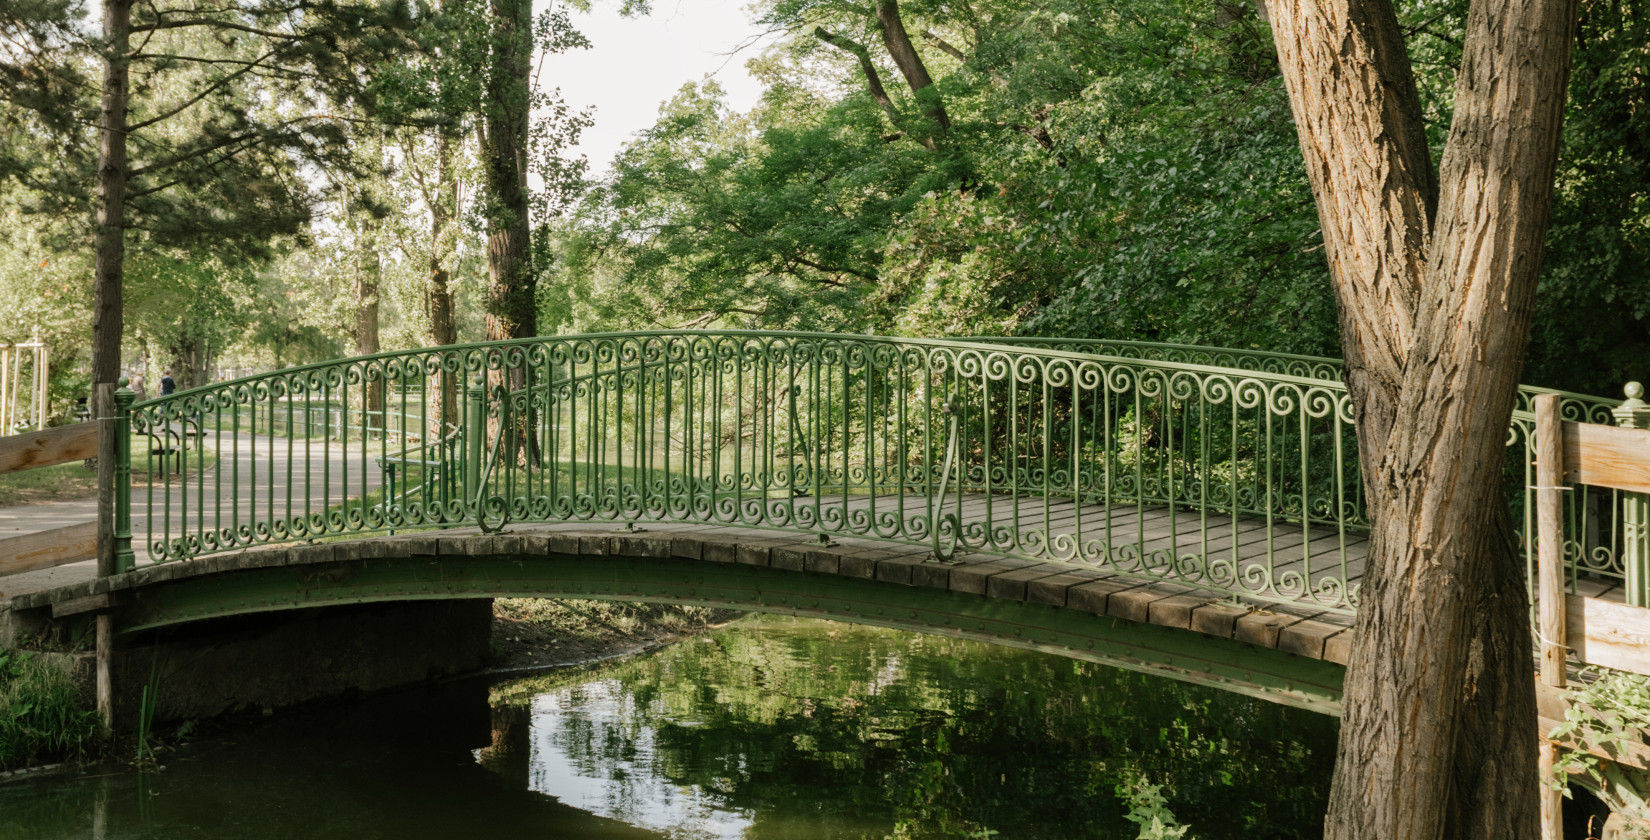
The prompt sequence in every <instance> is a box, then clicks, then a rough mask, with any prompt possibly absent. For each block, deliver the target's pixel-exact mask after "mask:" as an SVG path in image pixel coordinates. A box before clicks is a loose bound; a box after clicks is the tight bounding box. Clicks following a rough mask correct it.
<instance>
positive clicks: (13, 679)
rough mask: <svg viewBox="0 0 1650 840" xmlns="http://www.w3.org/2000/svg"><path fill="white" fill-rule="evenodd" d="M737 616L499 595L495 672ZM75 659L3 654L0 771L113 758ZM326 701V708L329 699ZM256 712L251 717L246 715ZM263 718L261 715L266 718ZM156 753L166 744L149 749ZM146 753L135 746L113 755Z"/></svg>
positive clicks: (657, 638)
mask: <svg viewBox="0 0 1650 840" xmlns="http://www.w3.org/2000/svg"><path fill="white" fill-rule="evenodd" d="M740 615H742V613H739V612H736V611H732V610H715V609H709V608H705V607H686V606H675V605H657V604H640V603H622V602H609V601H579V600H555V599H547V598H500V599H498V600H496V601H494V603H493V627H492V633H491V642H490V648H491V656H490V661H489V663H488V669H487V670H488V671H489V672H509V671H524V670H540V669H548V668H556V667H563V666H574V665H580V664H584V663H589V662H594V661H598V660H605V659H612V658H616V657H622V656H627V655H630V654H634V653H639V652H641V651H644V650H649V649H652V648H656V647H659V646H661V645H666V644H670V643H671V642H674V641H678V640H681V639H684V638H688V637H690V636H693V635H696V634H698V633H702V632H705V631H706V630H710V629H713V628H716V627H719V626H722V625H724V624H726V623H727V622H729V621H731V620H733V619H735V618H737V617H739V616H740ZM69 659H70V658H69V657H67V656H64V655H52V654H42V653H37V652H31V651H0V771H12V770H19V769H23V770H28V769H31V768H35V767H38V766H39V765H41V764H42V763H47V762H52V763H67V764H69V765H72V764H75V763H77V762H79V761H83V760H88V759H90V760H98V759H100V758H104V757H108V756H109V755H110V750H109V749H108V745H105V744H102V743H100V741H99V739H98V737H97V726H96V719H95V713H94V712H93V710H92V700H91V697H90V686H89V685H85V684H84V683H85V682H86V680H85V679H84V678H83V677H84V675H76V674H75V673H74V672H73V669H72V668H71V667H70V662H69ZM321 702H325V701H321ZM253 714H255V713H253V712H247V713H246V715H245V716H250V715H253ZM258 716H259V717H261V716H262V715H258ZM242 717H244V716H243V715H229V716H226V717H224V718H221V719H214V720H210V721H189V722H185V723H184V724H182V725H181V726H180V727H177V728H176V729H175V730H174V729H173V728H172V727H168V728H167V729H166V731H165V736H167V737H157V736H159V735H160V733H155V734H154V735H152V738H154V739H155V740H156V741H162V740H164V741H171V740H176V739H178V738H179V733H182V737H183V738H187V734H188V733H189V732H191V731H193V730H195V729H196V727H197V726H202V725H204V726H205V728H207V729H211V730H214V731H222V730H223V729H225V728H233V727H234V726H236V725H237V724H236V720H237V719H240V718H242ZM149 748H150V750H149V752H150V754H151V755H152V754H153V751H154V750H155V749H156V748H158V749H159V750H160V751H164V750H165V747H164V746H162V745H161V744H160V743H152V744H150V745H149ZM127 752H133V753H142V752H144V750H140V749H136V744H135V743H133V744H127V745H124V746H120V747H117V748H115V749H114V750H113V753H114V754H117V755H118V754H121V753H127Z"/></svg>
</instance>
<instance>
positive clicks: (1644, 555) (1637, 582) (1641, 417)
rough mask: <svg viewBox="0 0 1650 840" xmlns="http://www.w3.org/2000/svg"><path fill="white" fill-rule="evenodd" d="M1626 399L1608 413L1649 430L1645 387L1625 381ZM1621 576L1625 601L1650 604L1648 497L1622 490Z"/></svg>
mask: <svg viewBox="0 0 1650 840" xmlns="http://www.w3.org/2000/svg"><path fill="white" fill-rule="evenodd" d="M1626 393H1627V399H1626V400H1624V401H1623V402H1622V404H1621V405H1619V406H1617V407H1616V408H1615V410H1614V411H1612V412H1611V414H1612V416H1614V417H1615V419H1616V424H1617V425H1619V426H1621V427H1622V428H1625V429H1650V404H1646V403H1645V402H1644V400H1643V399H1641V398H1642V397H1643V396H1644V386H1643V385H1640V384H1639V383H1637V382H1629V383H1627V388H1626ZM1620 495H1621V521H1622V524H1621V539H1622V569H1621V571H1622V579H1623V585H1624V588H1625V589H1626V600H1627V603H1628V604H1629V605H1631V606H1635V607H1650V496H1646V495H1645V494H1643V493H1626V492H1624V493H1621V494H1620Z"/></svg>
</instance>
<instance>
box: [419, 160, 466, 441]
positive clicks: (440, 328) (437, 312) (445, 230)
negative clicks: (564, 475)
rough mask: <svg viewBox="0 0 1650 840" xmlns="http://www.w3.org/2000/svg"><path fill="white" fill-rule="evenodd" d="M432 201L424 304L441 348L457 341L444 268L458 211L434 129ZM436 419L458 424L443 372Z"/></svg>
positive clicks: (452, 380) (454, 397)
mask: <svg viewBox="0 0 1650 840" xmlns="http://www.w3.org/2000/svg"><path fill="white" fill-rule="evenodd" d="M435 142H436V153H435V200H434V201H432V202H431V203H430V285H429V287H428V288H427V289H426V290H425V299H424V306H425V310H426V312H427V314H428V315H429V317H430V344H431V345H432V346H435V347H445V346H447V345H449V344H457V343H458V328H457V325H456V324H455V323H454V321H453V290H452V272H451V271H450V270H448V268H447V259H448V256H449V255H450V254H451V253H452V248H451V243H450V242H449V240H450V239H451V235H450V233H449V226H450V225H451V224H452V219H453V214H455V213H456V212H458V181H457V180H456V179H455V178H454V177H453V159H452V158H453V146H452V140H451V139H449V138H448V137H447V136H446V135H445V134H444V133H442V132H440V131H437V132H436V140H435ZM436 391H437V392H438V397H437V400H436V411H437V414H436V420H437V422H438V426H437V428H439V423H440V422H450V423H458V422H461V420H460V418H459V417H458V377H457V376H455V375H454V374H451V373H447V372H445V371H443V372H441V373H439V374H437V375H436Z"/></svg>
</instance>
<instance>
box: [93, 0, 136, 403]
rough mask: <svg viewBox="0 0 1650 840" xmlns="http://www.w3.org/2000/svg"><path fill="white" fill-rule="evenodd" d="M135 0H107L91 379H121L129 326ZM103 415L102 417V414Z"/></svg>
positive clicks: (98, 175)
mask: <svg viewBox="0 0 1650 840" xmlns="http://www.w3.org/2000/svg"><path fill="white" fill-rule="evenodd" d="M131 37H132V3H131V0H103V39H104V55H103V107H102V112H101V114H100V115H99V117H98V139H99V142H98V166H97V241H96V242H95V244H94V246H93V247H94V249H95V250H94V255H93V266H92V274H93V278H94V281H93V290H92V381H93V382H94V383H96V382H114V381H115V380H116V379H117V378H119V377H120V334H121V331H122V330H123V329H124V328H125V324H124V318H125V312H124V309H123V301H122V297H121V296H122V284H123V282H124V267H125V260H126V106H127V69H128V67H129V65H130V63H131V59H130V58H129V57H128V53H129V52H130V51H131ZM99 416H101V415H99Z"/></svg>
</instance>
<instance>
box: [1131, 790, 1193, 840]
mask: <svg viewBox="0 0 1650 840" xmlns="http://www.w3.org/2000/svg"><path fill="white" fill-rule="evenodd" d="M1162 790H1163V789H1162V788H1160V787H1158V786H1157V785H1154V784H1152V783H1151V782H1148V781H1146V777H1144V776H1138V777H1136V778H1135V779H1134V780H1133V781H1130V782H1127V783H1125V784H1120V785H1118V786H1117V795H1118V796H1120V797H1123V799H1124V801H1126V802H1128V804H1129V812H1128V813H1127V814H1124V815H1123V819H1126V820H1128V821H1129V822H1132V823H1134V824H1135V825H1138V826H1140V836H1139V837H1138V839H1137V840H1179V838H1182V837H1185V836H1186V832H1188V831H1190V830H1191V827H1190V826H1183V825H1180V824H1179V823H1177V822H1175V818H1174V812H1173V811H1171V810H1169V801H1168V800H1167V799H1164V798H1163V793H1162Z"/></svg>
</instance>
